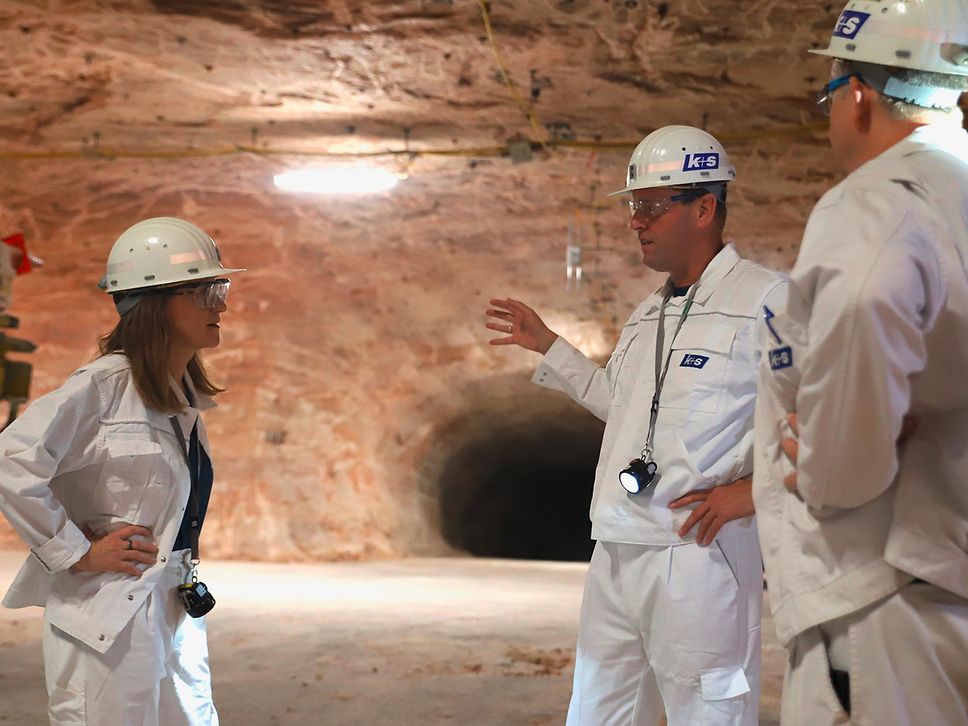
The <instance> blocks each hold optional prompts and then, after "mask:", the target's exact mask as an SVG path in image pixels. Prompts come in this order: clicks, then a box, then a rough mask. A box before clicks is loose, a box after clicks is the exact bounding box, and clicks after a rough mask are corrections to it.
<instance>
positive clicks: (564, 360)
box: [531, 337, 611, 421]
mask: <svg viewBox="0 0 968 726" xmlns="http://www.w3.org/2000/svg"><path fill="white" fill-rule="evenodd" d="M610 373H611V371H610V370H608V369H607V368H602V367H601V366H600V365H598V364H597V363H595V361H593V360H590V359H589V358H588V357H587V356H586V355H585V354H584V353H582V352H581V351H580V350H578V349H577V348H576V347H575V346H573V345H572V344H571V343H569V342H568V341H567V340H565V339H564V338H561V337H559V338H558V340H556V341H555V342H554V344H553V345H552V346H551V347H550V348H549V349H548V352H547V353H545V356H544V358H542V359H541V363H540V364H539V365H538V369H537V370H536V371H535V373H534V376H533V377H532V379H531V380H532V382H533V383H536V384H537V385H539V386H542V387H544V388H551V389H553V390H556V391H562V392H564V393H567V394H568V395H569V396H570V397H571V398H572V399H574V400H575V402H577V403H579V404H580V405H582V406H584V407H585V408H587V409H588V410H589V411H591V412H592V413H593V414H594V415H595V416H597V417H598V418H600V419H601V420H602V421H604V420H605V419H606V417H607V416H608V407H609V403H610V402H611V385H610V383H609V375H610Z"/></svg>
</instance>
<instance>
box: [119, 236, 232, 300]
mask: <svg viewBox="0 0 968 726" xmlns="http://www.w3.org/2000/svg"><path fill="white" fill-rule="evenodd" d="M244 271H245V270H244V269H227V268H225V267H222V262H221V259H220V257H219V251H218V246H217V245H216V244H215V240H213V239H212V238H211V237H210V236H209V235H207V234H206V233H205V232H203V231H202V230H201V229H199V228H198V227H196V226H195V225H194V224H192V223H191V222H186V221H185V220H183V219H178V218H177V217H153V218H151V219H145V220H143V221H141V222H138V223H137V224H135V225H133V226H131V227H128V229H126V230H125V231H124V232H122V233H121V236H120V237H118V239H117V241H116V242H115V243H114V246H113V247H112V248H111V254H110V255H108V266H107V274H106V275H105V277H104V280H102V287H103V288H104V290H105V292H109V293H116V292H126V291H129V290H138V289H143V288H149V287H159V286H161V285H171V284H173V283H178V282H190V281H192V280H204V279H207V278H213V277H220V276H222V275H228V274H230V273H233V272H244Z"/></svg>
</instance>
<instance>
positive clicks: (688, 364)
mask: <svg viewBox="0 0 968 726" xmlns="http://www.w3.org/2000/svg"><path fill="white" fill-rule="evenodd" d="M708 362H709V358H708V357H706V356H704V355H695V354H693V353H686V354H685V355H684V356H683V357H682V363H680V364H679V367H680V368H702V367H703V366H704V365H706V363H708Z"/></svg>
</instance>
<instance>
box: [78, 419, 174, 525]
mask: <svg viewBox="0 0 968 726" xmlns="http://www.w3.org/2000/svg"><path fill="white" fill-rule="evenodd" d="M104 443H105V448H106V449H107V452H108V458H107V461H105V463H104V468H103V469H102V471H101V481H102V482H103V486H100V487H98V488H97V491H95V492H94V497H95V499H100V500H102V501H98V502H97V509H98V511H107V512H111V513H112V514H114V515H115V516H117V517H120V518H121V519H126V520H128V521H134V519H135V515H136V514H137V512H138V509H139V507H140V506H141V500H142V498H143V497H144V495H145V491H146V489H147V487H148V486H149V485H150V484H151V482H152V480H153V479H154V478H155V476H156V473H157V471H158V470H159V463H160V462H161V460H162V453H161V444H159V443H158V442H156V441H152V440H151V439H148V438H144V437H134V436H118V435H111V436H107V437H105V439H104Z"/></svg>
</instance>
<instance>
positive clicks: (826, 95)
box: [816, 72, 864, 116]
mask: <svg viewBox="0 0 968 726" xmlns="http://www.w3.org/2000/svg"><path fill="white" fill-rule="evenodd" d="M851 78H856V79H857V80H859V81H860V82H861V83H863V82H864V79H863V78H861V75H860V73H856V72H854V73H846V74H844V75H842V76H837V77H836V78H833V79H831V80H829V81H827V82H826V83H825V84H824V85H823V88H821V89H820V90H819V91H817V94H816V96H817V106H819V107H820V113H822V114H823V115H824V116H829V115H830V104H831V103H832V102H833V95H834V91H836V90H837V89H838V88H840V87H841V86H846V85H847V84H848V83H850V79H851Z"/></svg>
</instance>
